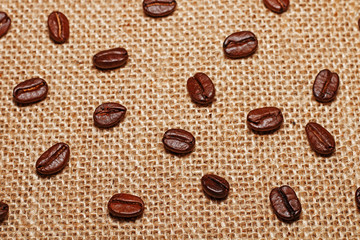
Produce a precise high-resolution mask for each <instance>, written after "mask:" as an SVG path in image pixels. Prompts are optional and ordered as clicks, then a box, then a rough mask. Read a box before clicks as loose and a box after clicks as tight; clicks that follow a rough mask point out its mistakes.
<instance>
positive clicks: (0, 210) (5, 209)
mask: <svg viewBox="0 0 360 240" xmlns="http://www.w3.org/2000/svg"><path fill="white" fill-rule="evenodd" d="M8 214H9V206H8V205H7V204H6V203H4V202H0V222H2V221H4V220H5V218H6V216H7V215H8Z"/></svg>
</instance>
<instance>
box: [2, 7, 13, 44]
mask: <svg viewBox="0 0 360 240" xmlns="http://www.w3.org/2000/svg"><path fill="white" fill-rule="evenodd" d="M10 26H11V19H10V18H9V16H8V15H7V14H6V13H4V12H0V38H1V37H2V36H4V35H5V34H6V33H7V32H8V31H9V28H10Z"/></svg>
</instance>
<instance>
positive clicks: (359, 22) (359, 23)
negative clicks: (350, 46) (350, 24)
mask: <svg viewBox="0 0 360 240" xmlns="http://www.w3.org/2000/svg"><path fill="white" fill-rule="evenodd" d="M358 25H359V28H360V18H359V21H358Z"/></svg>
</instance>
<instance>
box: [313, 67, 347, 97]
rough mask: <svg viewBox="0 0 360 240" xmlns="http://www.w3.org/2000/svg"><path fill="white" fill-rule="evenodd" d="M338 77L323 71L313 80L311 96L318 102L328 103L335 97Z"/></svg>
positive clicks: (328, 71)
mask: <svg viewBox="0 0 360 240" xmlns="http://www.w3.org/2000/svg"><path fill="white" fill-rule="evenodd" d="M339 82H340V81H339V76H338V75H337V74H336V73H332V72H331V71H330V70H327V69H324V70H322V71H321V72H319V74H318V75H317V76H316V78H315V82H314V85H313V94H314V96H315V99H316V100H317V101H319V102H323V103H325V102H330V101H332V100H334V98H335V97H336V94H337V91H338V88H339Z"/></svg>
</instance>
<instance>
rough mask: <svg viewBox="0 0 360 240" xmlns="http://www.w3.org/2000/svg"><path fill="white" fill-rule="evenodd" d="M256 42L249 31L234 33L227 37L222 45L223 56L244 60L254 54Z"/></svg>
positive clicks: (253, 35)
mask: <svg viewBox="0 0 360 240" xmlns="http://www.w3.org/2000/svg"><path fill="white" fill-rule="evenodd" d="M257 46H258V41H257V39H256V36H255V34H253V33H252V32H249V31H243V32H236V33H233V34H231V35H230V36H228V37H227V38H226V39H225V41H224V44H223V48H224V52H225V55H226V56H227V57H229V58H244V57H248V56H250V55H252V54H254V53H255V51H256V49H257Z"/></svg>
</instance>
